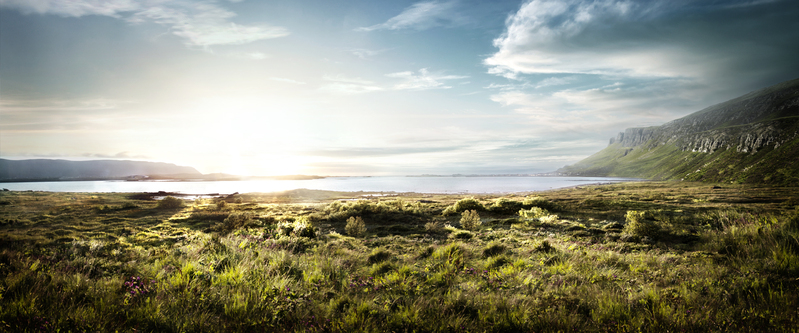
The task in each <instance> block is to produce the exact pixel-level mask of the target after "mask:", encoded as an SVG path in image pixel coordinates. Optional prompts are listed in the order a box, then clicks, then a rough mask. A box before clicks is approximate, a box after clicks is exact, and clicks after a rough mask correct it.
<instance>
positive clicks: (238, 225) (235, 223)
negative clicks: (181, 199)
mask: <svg viewBox="0 0 799 333" xmlns="http://www.w3.org/2000/svg"><path fill="white" fill-rule="evenodd" d="M192 216H193V214H192ZM254 226H256V223H255V220H254V218H253V214H252V213H250V212H234V213H231V214H229V215H228V216H227V217H226V218H225V219H224V220H223V221H222V223H221V224H218V225H217V226H216V227H215V229H216V230H218V231H220V232H222V233H229V232H232V231H233V230H236V229H243V228H249V227H254Z"/></svg>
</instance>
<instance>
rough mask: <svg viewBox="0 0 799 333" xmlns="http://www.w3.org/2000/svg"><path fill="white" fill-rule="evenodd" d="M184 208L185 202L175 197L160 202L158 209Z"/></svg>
mask: <svg viewBox="0 0 799 333" xmlns="http://www.w3.org/2000/svg"><path fill="white" fill-rule="evenodd" d="M180 207H183V200H180V199H178V198H175V197H173V196H168V197H166V198H163V199H161V200H159V201H158V205H156V208H158V209H174V208H180Z"/></svg>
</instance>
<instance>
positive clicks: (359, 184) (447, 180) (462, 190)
mask: <svg viewBox="0 0 799 333" xmlns="http://www.w3.org/2000/svg"><path fill="white" fill-rule="evenodd" d="M638 180H639V179H631V178H612V177H329V178H322V179H310V180H246V181H61V182H24V183H0V187H1V188H7V189H9V190H12V191H27V190H33V191H50V192H158V191H165V192H179V193H185V194H207V193H220V194H230V193H234V192H239V193H248V192H264V193H266V192H281V191H287V190H294V189H310V190H328V191H346V192H357V191H364V192H417V193H457V194H466V193H475V194H479V193H514V192H532V191H545V190H550V189H556V188H563V187H571V186H577V185H585V184H597V183H616V182H624V181H638Z"/></svg>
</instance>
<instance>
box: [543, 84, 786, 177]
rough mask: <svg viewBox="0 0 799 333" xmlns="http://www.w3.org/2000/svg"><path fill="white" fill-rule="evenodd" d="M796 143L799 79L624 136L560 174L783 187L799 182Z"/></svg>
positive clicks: (562, 170)
mask: <svg viewBox="0 0 799 333" xmlns="http://www.w3.org/2000/svg"><path fill="white" fill-rule="evenodd" d="M798 143H799V79H796V80H792V81H787V82H783V83H781V84H777V85H775V86H772V87H768V88H765V89H762V90H759V91H755V92H752V93H749V94H746V95H744V96H741V97H738V98H735V99H732V100H730V101H727V102H724V103H721V104H717V105H714V106H711V107H708V108H706V109H704V110H701V111H698V112H695V113H693V114H690V115H688V116H686V117H683V118H680V119H676V120H673V121H671V122H668V123H666V124H663V125H661V126H653V127H644V128H628V129H626V130H625V131H624V132H621V133H619V134H618V135H616V136H615V137H613V138H611V139H610V144H609V145H608V147H607V148H606V149H604V150H602V151H600V152H599V153H597V154H595V155H592V156H591V157H589V158H587V159H585V160H583V161H580V162H578V163H577V164H575V165H572V166H566V167H564V168H562V169H560V170H558V172H560V173H563V174H570V175H578V174H579V175H595V176H598V175H601V176H625V177H643V178H658V179H686V177H687V178H689V179H691V180H705V181H732V182H767V183H769V182H772V183H773V182H775V181H778V182H784V181H787V180H788V179H797V180H799V175H797V172H796V170H797V169H798V168H799V166H796V165H795V164H797V163H795V161H796V160H799V154H798V152H797V150H799V149H798V147H799V144H798ZM766 166H774V169H773V170H771V169H770V167H766ZM738 169H740V170H738ZM703 170H704V171H703ZM697 174H701V176H697ZM692 175H693V176H692ZM775 175H777V176H775Z"/></svg>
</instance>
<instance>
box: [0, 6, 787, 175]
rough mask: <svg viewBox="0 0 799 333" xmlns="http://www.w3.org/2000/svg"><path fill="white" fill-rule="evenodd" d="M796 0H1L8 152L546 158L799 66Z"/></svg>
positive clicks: (467, 160) (339, 163) (300, 158)
mask: <svg viewBox="0 0 799 333" xmlns="http://www.w3.org/2000/svg"><path fill="white" fill-rule="evenodd" d="M797 17H799V1H795V0H782V1H780V0H726V1H723V0H717V1H715V0H714V1H707V0H703V1H688V0H651V1H624V0H596V1H589V0H558V1H555V0H532V1H529V0H528V1H519V0H515V1H504V0H500V1H477V0H452V1H401V0H397V1H365V0H364V1H362V0H347V1H342V0H325V1H320V0H317V1H308V0H275V1H256V0H249V1H246V0H244V1H241V0H138V1H136V0H0V157H2V158H11V159H28V158H54V159H55V158H57V159H73V160H86V159H123V160H147V161H158V162H168V163H175V164H178V165H187V166H192V167H195V168H196V169H197V170H198V171H200V172H202V173H215V172H224V173H231V174H239V175H264V176H265V175H288V174H313V175H337V176H343V175H370V176H380V175H419V174H456V173H457V174H530V173H539V172H549V171H554V170H556V169H558V168H560V167H563V166H565V165H569V164H573V163H575V162H577V161H579V160H581V159H583V158H585V157H587V156H589V155H591V154H593V153H595V152H597V151H599V150H601V149H603V148H604V147H606V146H607V144H608V139H609V138H610V137H613V136H615V135H616V133H618V132H621V131H623V130H624V129H625V128H628V127H642V126H656V125H660V124H663V123H665V122H668V121H670V120H673V119H676V118H679V117H682V116H685V115H688V114H690V113H692V112H695V111H699V110H701V109H703V108H705V107H708V106H711V105H713V104H716V103H720V102H723V101H726V100H728V99H731V98H734V97H737V96H740V95H743V94H745V93H748V92H750V91H753V90H757V89H760V88H764V87H766V86H769V85H772V84H776V83H779V82H782V81H786V80H790V79H794V78H797V77H799V61H797V59H799V20H797V19H796V18H797Z"/></svg>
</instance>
